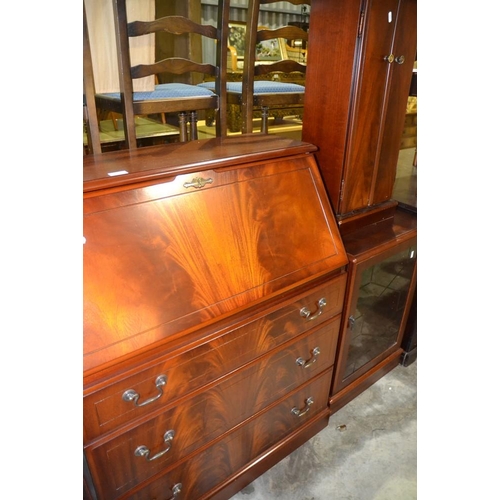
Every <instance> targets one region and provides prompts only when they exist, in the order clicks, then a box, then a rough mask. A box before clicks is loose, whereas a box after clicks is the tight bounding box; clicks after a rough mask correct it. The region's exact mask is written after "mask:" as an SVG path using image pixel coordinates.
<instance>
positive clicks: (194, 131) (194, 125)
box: [189, 111, 198, 141]
mask: <svg viewBox="0 0 500 500" xmlns="http://www.w3.org/2000/svg"><path fill="white" fill-rule="evenodd" d="M189 124H190V126H191V140H192V141H197V140H198V113H197V112H196V111H191V113H190V120H189Z"/></svg>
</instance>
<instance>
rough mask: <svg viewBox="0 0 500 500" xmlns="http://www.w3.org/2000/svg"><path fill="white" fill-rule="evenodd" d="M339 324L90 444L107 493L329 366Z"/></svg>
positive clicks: (134, 481)
mask: <svg viewBox="0 0 500 500" xmlns="http://www.w3.org/2000/svg"><path fill="white" fill-rule="evenodd" d="M339 325H340V319H337V320H334V321H333V322H330V323H327V324H326V325H323V326H321V327H318V328H317V329H316V330H315V331H314V332H313V333H311V334H308V335H307V336H305V337H301V338H300V339H299V340H297V341H295V342H291V343H288V344H286V345H284V346H283V347H282V349H281V350H278V351H274V352H273V353H271V354H269V355H267V356H265V357H263V358H260V359H259V360H258V361H257V362H255V363H252V364H250V365H248V366H247V367H246V368H243V369H241V370H239V371H238V372H236V373H235V374H234V375H233V376H231V377H227V378H225V379H223V381H222V382H220V383H218V384H216V385H213V386H211V387H210V388H209V389H207V390H206V391H204V392H198V393H197V394H196V395H194V396H193V397H192V398H191V399H188V400H187V401H185V402H183V403H181V404H179V405H178V406H175V407H173V408H171V409H168V410H166V411H165V412H163V413H162V414H160V415H158V416H157V417H154V418H152V419H150V420H148V421H147V422H144V423H142V424H140V425H138V426H136V427H135V428H133V429H130V430H128V431H127V432H125V433H124V434H121V435H119V436H117V437H115V438H113V439H110V440H108V441H106V442H104V443H102V444H98V445H96V446H95V447H90V448H89V450H88V453H87V457H88V460H89V466H90V467H91V469H93V470H95V471H96V472H97V471H99V473H100V475H104V476H106V477H107V478H108V479H109V481H108V483H107V485H106V486H107V488H106V490H105V491H104V497H105V498H117V497H118V496H119V495H121V494H123V492H124V491H127V490H128V489H130V488H131V487H133V486H135V485H136V484H138V483H140V482H141V481H143V480H145V479H147V478H149V477H151V476H152V475H154V474H156V473H158V472H159V471H160V470H162V469H164V468H165V467H168V466H170V465H172V464H174V463H175V462H177V461H178V460H180V459H182V458H183V457H185V456H187V455H188V454H190V453H193V452H194V451H195V450H196V449H198V448H200V447H201V446H203V445H204V444H206V443H208V442H210V441H212V440H214V439H216V438H218V437H219V436H220V435H222V434H223V433H225V432H228V431H230V430H231V429H232V428H233V427H234V426H236V425H238V424H240V423H241V422H243V421H245V420H246V419H248V418H251V417H252V415H254V414H255V413H258V412H260V411H263V410H264V409H265V408H266V407H268V406H269V405H271V404H272V403H274V402H275V401H276V400H277V399H279V398H281V397H284V396H286V394H287V393H289V392H290V391H291V390H293V389H295V388H296V387H298V386H300V385H302V384H303V383H306V382H307V381H308V380H310V379H311V378H312V377H313V376H314V375H316V374H318V373H321V372H322V371H324V370H325V369H328V368H329V367H331V366H332V365H333V359H334V356H335V351H336V346H337V339H338V332H339ZM139 447H142V449H143V450H144V451H143V453H142V455H141V453H140V452H139V451H138V449H139ZM153 457H154V458H153Z"/></svg>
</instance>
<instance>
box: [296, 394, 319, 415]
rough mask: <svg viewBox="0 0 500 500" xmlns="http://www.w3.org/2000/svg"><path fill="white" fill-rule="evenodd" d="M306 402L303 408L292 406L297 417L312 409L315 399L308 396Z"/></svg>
mask: <svg viewBox="0 0 500 500" xmlns="http://www.w3.org/2000/svg"><path fill="white" fill-rule="evenodd" d="M305 403H306V405H305V406H304V408H302V409H301V410H300V409H299V408H297V407H294V408H292V413H293V414H294V415H295V416H296V417H303V416H304V415H305V414H306V413H307V412H308V411H309V410H310V409H311V405H312V404H313V403H314V399H313V398H312V397H308V398H307V399H306V400H305Z"/></svg>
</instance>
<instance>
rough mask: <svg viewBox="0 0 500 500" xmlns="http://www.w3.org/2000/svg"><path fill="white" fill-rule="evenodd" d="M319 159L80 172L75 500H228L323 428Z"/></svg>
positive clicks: (284, 153) (184, 156) (343, 276)
mask: <svg viewBox="0 0 500 500" xmlns="http://www.w3.org/2000/svg"><path fill="white" fill-rule="evenodd" d="M314 151H315V148H314V147H313V146H311V145H310V144H307V143H301V142H294V141H290V140H287V139H282V138H278V137H276V136H261V135H253V136H241V137H233V138H227V139H223V140H219V139H214V140H210V141H192V142H189V143H185V144H171V145H167V146H160V147H151V148H142V149H138V150H130V151H121V152H116V153H107V154H105V155H95V156H93V157H92V156H89V157H86V158H85V159H84V241H85V243H84V459H85V470H86V471H87V472H86V474H85V485H86V488H87V489H86V498H97V499H99V500H113V499H122V498H123V499H124V498H133V499H151V498H156V499H160V498H161V499H163V498H164V499H165V500H166V499H170V498H186V499H189V500H196V499H202V498H203V499H208V498H219V499H223V498H229V497H230V496H231V495H232V494H234V493H235V492H237V491H239V489H241V488H242V487H243V486H244V485H245V484H247V483H249V482H250V481H252V480H253V479H254V478H255V477H257V476H258V475H260V474H261V473H262V472H264V470H266V469H267V468H268V467H270V466H272V465H274V463H276V462H277V461H279V460H280V459H281V458H283V457H284V456H286V455H287V454H289V453H290V452H291V451H292V450H293V449H295V448H296V447H298V446H299V445H300V444H302V443H303V442H305V441H306V440H307V439H309V438H310V437H311V436H312V435H314V434H315V433H317V432H318V431H319V430H321V429H322V428H323V427H325V426H326V425H327V423H328V416H329V414H330V410H329V408H328V404H329V394H330V386H331V380H332V374H333V370H334V368H335V354H336V351H337V346H338V338H339V331H340V324H341V315H342V309H343V304H344V298H345V288H346V281H347V273H346V265H347V262H348V260H347V255H346V252H345V250H344V246H343V243H342V241H341V239H340V235H339V231H338V228H337V225H336V221H335V218H334V215H333V213H332V211H331V208H330V205H329V203H328V198H327V194H326V192H325V190H324V186H323V184H322V181H321V178H320V175H319V171H318V168H317V165H316V162H315V159H314V156H313V152H314Z"/></svg>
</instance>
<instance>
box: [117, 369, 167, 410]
mask: <svg viewBox="0 0 500 500" xmlns="http://www.w3.org/2000/svg"><path fill="white" fill-rule="evenodd" d="M166 384H167V377H166V375H160V376H158V377H156V380H155V385H156V388H157V389H158V394H157V395H156V396H154V397H152V398H150V399H147V400H146V401H144V402H143V403H137V401H139V398H140V395H139V393H138V392H136V391H134V389H129V390H128V391H125V392H124V393H123V395H122V399H123V401H127V402H128V401H133V402H134V405H135V406H138V407H140V406H146V405H149V404H151V403H153V402H154V401H156V400H157V399H160V398H161V397H162V396H163V389H162V387H163V386H164V385H166Z"/></svg>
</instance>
